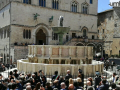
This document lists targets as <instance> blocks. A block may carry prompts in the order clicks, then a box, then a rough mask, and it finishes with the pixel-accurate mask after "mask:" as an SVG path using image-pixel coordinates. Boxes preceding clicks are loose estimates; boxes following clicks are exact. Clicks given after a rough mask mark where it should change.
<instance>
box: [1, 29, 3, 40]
mask: <svg viewBox="0 0 120 90" xmlns="http://www.w3.org/2000/svg"><path fill="white" fill-rule="evenodd" d="M2 38H3V30H1V39H2Z"/></svg>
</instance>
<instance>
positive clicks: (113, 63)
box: [111, 61, 115, 71]
mask: <svg viewBox="0 0 120 90" xmlns="http://www.w3.org/2000/svg"><path fill="white" fill-rule="evenodd" d="M114 66H115V62H114V61H112V62H111V69H112V71H113V67H114Z"/></svg>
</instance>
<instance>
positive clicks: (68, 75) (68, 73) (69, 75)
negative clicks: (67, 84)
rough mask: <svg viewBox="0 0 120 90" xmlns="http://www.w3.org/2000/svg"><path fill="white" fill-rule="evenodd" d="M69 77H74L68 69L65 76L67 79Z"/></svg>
mask: <svg viewBox="0 0 120 90" xmlns="http://www.w3.org/2000/svg"><path fill="white" fill-rule="evenodd" d="M69 78H72V75H71V74H70V70H67V75H66V76H65V80H66V79H68V80H69Z"/></svg>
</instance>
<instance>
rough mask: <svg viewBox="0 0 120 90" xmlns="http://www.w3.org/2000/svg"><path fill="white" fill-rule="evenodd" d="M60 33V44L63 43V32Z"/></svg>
mask: <svg viewBox="0 0 120 90" xmlns="http://www.w3.org/2000/svg"><path fill="white" fill-rule="evenodd" d="M58 35H59V45H63V35H64V34H63V33H61V34H58Z"/></svg>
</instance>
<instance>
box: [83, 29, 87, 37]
mask: <svg viewBox="0 0 120 90" xmlns="http://www.w3.org/2000/svg"><path fill="white" fill-rule="evenodd" d="M85 36H86V29H84V30H83V37H85Z"/></svg>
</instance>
